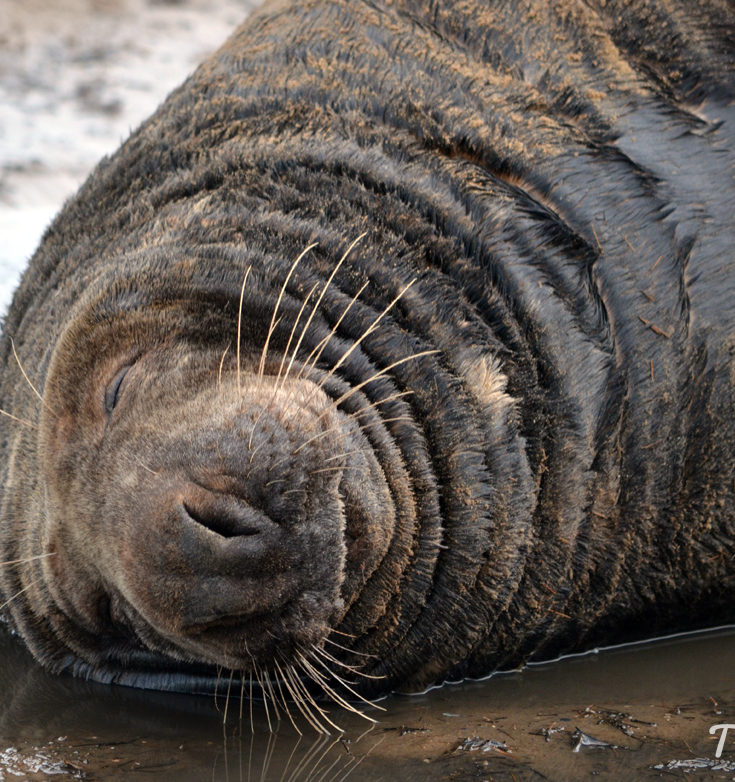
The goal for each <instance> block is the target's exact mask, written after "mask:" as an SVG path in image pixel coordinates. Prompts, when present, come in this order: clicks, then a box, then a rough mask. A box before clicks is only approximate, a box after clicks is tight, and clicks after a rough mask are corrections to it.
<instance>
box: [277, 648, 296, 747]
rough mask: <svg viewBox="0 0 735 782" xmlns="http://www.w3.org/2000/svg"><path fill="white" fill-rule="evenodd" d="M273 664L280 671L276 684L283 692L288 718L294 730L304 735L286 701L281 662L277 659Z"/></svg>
mask: <svg viewBox="0 0 735 782" xmlns="http://www.w3.org/2000/svg"><path fill="white" fill-rule="evenodd" d="M273 664H274V665H275V666H276V671H277V672H278V676H277V678H276V684H277V686H278V690H279V692H280V693H281V702H282V703H283V709H284V711H285V712H286V714H287V715H288V719H289V720H290V722H291V724H292V725H293V726H294V730H295V731H296V732H297V733H298V734H299V736H301V735H302V733H301V731H300V730H299V727H298V725H297V724H296V723H295V722H294V718H293V717H292V716H291V711H290V710H289V708H288V703H287V702H286V697H285V696H284V694H283V687H282V685H281V681H282V679H283V669H282V668H281V665H280V663H279V662H278V660H277V659H274V660H273Z"/></svg>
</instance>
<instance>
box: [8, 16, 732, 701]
mask: <svg viewBox="0 0 735 782" xmlns="http://www.w3.org/2000/svg"><path fill="white" fill-rule="evenodd" d="M734 36H735V28H734V25H733V17H732V11H731V9H729V8H728V6H727V4H725V3H718V2H711V3H706V4H704V5H698V6H696V7H693V6H692V4H690V3H689V4H684V3H677V2H660V3H654V2H636V3H625V4H618V3H615V2H608V3H605V4H600V5H599V7H598V5H597V4H595V3H586V4H575V3H571V2H566V1H565V0H561V2H559V3H555V4H551V5H549V4H548V3H546V2H540V1H539V2H531V3H526V4H522V5H520V4H516V3H490V4H487V3H477V4H476V6H473V5H472V4H450V3H428V4H427V3H411V2H408V0H406V1H405V2H402V1H401V2H398V1H396V2H393V3H390V4H389V5H386V6H385V7H383V6H382V5H381V4H373V3H367V2H350V3H346V2H340V1H339V0H334V2H316V1H315V2H305V3H300V4H298V5H296V6H293V7H284V6H272V7H271V8H270V10H269V8H268V7H266V8H265V9H264V10H262V11H261V12H259V13H258V14H256V15H254V16H253V17H252V18H251V19H250V20H248V22H247V23H246V24H245V25H244V26H243V27H242V28H240V30H239V31H238V32H236V33H235V35H234V36H233V37H232V38H231V39H230V40H229V41H228V42H227V43H226V44H225V45H224V46H223V47H222V49H221V50H220V51H219V52H218V53H216V54H215V55H214V56H213V57H212V58H211V59H210V60H208V61H207V62H206V63H204V65H202V66H201V67H200V69H199V70H198V71H197V72H196V73H195V74H194V75H193V76H192V77H191V78H190V79H189V80H188V81H187V82H186V83H185V85H183V87H182V88H180V89H179V90H177V91H176V92H174V93H173V94H172V95H171V96H170V97H169V99H168V100H167V101H166V102H165V103H164V104H163V105H162V106H161V107H160V109H159V110H158V111H157V112H156V114H155V115H154V116H153V117H152V118H151V119H150V120H149V121H148V122H146V123H145V124H144V125H143V126H142V127H141V128H140V129H139V130H138V131H136V132H135V133H134V134H133V135H132V136H131V138H130V139H129V140H128V141H127V142H126V143H125V144H124V145H123V147H122V148H121V149H120V151H119V152H118V153H117V154H116V155H114V156H113V157H112V158H110V159H105V160H104V161H102V162H101V163H100V165H99V167H98V168H97V170H96V171H95V172H94V173H93V175H92V176H91V177H90V179H89V180H88V181H87V183H86V184H85V185H84V186H83V187H82V188H81V190H80V191H79V193H78V195H77V196H76V197H75V198H74V199H72V200H71V201H70V202H69V203H68V204H67V205H66V206H65V207H64V209H63V210H62V212H61V213H60V215H59V216H58V218H57V219H56V220H55V222H54V223H53V224H52V226H51V227H50V228H49V229H48V231H47V232H46V234H45V236H44V239H43V242H42V244H41V246H40V248H39V250H38V251H37V252H36V254H35V255H34V257H33V259H32V261H31V264H30V266H29V269H28V271H27V272H26V274H25V276H24V278H23V281H22V283H21V285H20V288H19V290H18V292H17V293H16V296H15V299H14V301H13V304H12V306H11V308H10V311H9V313H8V316H7V318H6V321H5V324H4V330H3V337H2V342H1V343H0V355H1V356H2V360H3V366H4V367H5V369H4V371H3V373H2V376H1V377H0V407H1V408H2V409H3V410H4V411H6V412H9V413H12V415H14V416H16V417H17V418H20V419H23V420H24V421H26V422H27V423H26V424H23V423H18V422H17V421H14V420H12V419H10V418H8V417H2V420H0V427H1V430H2V431H1V433H0V465H1V466H2V470H3V473H2V479H3V480H2V485H3V491H2V506H1V508H0V513H1V514H2V515H1V524H0V552H1V553H0V556H1V557H2V559H3V560H21V563H20V564H18V565H13V566H7V567H4V568H2V569H0V588H1V589H2V601H3V602H6V601H7V604H6V606H5V608H4V609H3V610H4V613H5V614H6V617H7V620H8V621H9V622H10V624H11V625H12V626H13V627H14V628H15V629H16V630H17V631H18V633H19V634H20V635H21V636H22V638H23V639H24V641H25V643H26V644H27V645H28V647H29V648H30V650H31V651H32V652H33V654H34V655H35V656H36V658H37V659H38V660H39V661H40V662H41V663H43V664H44V665H46V666H48V667H49V668H51V669H52V670H56V671H62V670H68V671H72V672H75V673H78V674H82V675H85V676H89V677H91V678H95V679H98V680H101V681H120V682H124V683H129V684H136V685H139V686H145V687H158V688H175V689H190V690H199V689H202V688H206V687H210V688H211V687H212V686H213V683H214V682H215V681H216V679H217V677H218V671H219V670H220V669H221V668H222V667H224V668H227V669H233V670H235V671H241V672H242V673H243V676H244V677H245V678H247V677H248V676H250V675H252V674H253V673H255V675H256V676H257V677H260V675H261V672H264V675H265V676H273V677H274V678H278V677H277V676H276V674H278V672H279V666H281V667H283V668H285V669H289V666H294V668H298V666H299V665H301V666H302V667H301V668H298V670H299V672H300V673H301V674H303V675H305V676H306V675H308V671H307V670H306V669H305V668H304V667H303V665H302V663H300V662H299V656H300V655H301V654H306V655H316V654H317V652H314V651H313V650H314V649H322V648H324V649H326V650H328V651H329V653H332V654H337V656H339V657H340V658H341V659H342V660H344V661H345V662H347V663H349V664H355V665H359V666H360V667H361V670H362V672H364V673H367V674H369V675H371V676H377V677H380V678H376V679H372V678H371V679H365V680H362V681H361V683H360V684H359V687H360V688H361V689H362V690H363V691H364V692H366V693H371V692H373V693H374V692H379V691H385V690H390V689H394V688H403V689H416V688H421V687H424V686H426V685H428V684H431V683H433V682H436V681H442V680H445V679H447V678H457V677H462V676H467V675H480V674H485V673H488V672H489V671H492V670H494V669H496V668H501V667H509V666H514V665H518V664H520V663H522V662H523V661H525V660H528V659H542V658H550V657H553V656H555V655H557V654H559V653H561V652H569V651H574V650H579V649H584V648H590V647H592V646H594V645H598V644H604V643H610V642H614V641H624V640H630V639H633V638H643V637H648V636H651V635H655V634H657V633H661V632H665V631H674V630H683V629H689V628H695V627H702V626H706V625H707V624H722V623H724V622H728V621H734V620H735V600H734V599H733V598H735V591H734V590H735V586H734V584H735V580H734V579H733V575H734V574H735V570H734V565H733V562H734V561H735V497H733V493H734V491H735V459H734V458H733V450H732V443H733V442H734V441H735V423H734V422H733V419H734V416H733V410H734V407H735V406H734V405H733V400H734V396H735V392H734V387H733V377H734V376H735V370H734V367H735V363H734V361H733V349H732V345H733V340H734V339H735V338H734V337H733V334H735V308H733V306H732V297H733V294H734V293H735V283H734V282H733V279H734V277H733V271H734V270H735V256H734V255H733V247H735V235H734V231H735V229H734V227H733V220H732V204H733V202H734V199H735V187H734V186H733V177H732V171H733V165H734V163H735V143H734V140H733V126H734V124H735V109H734V108H733V97H734V96H733V82H732V70H733V64H734V61H735V58H734V55H733V48H732V41H733V39H734ZM363 234H364V236H363V237H362V238H361V239H360V241H358V242H357V244H356V245H355V246H354V247H353V248H352V249H351V250H350V251H349V254H348V255H347V257H346V258H345V260H344V262H343V264H342V265H341V266H340V268H339V269H338V270H337V271H336V273H335V274H334V278H333V280H332V281H331V283H330V284H329V285H328V286H327V285H326V283H327V280H328V279H329V278H330V275H332V273H333V272H334V271H335V268H336V266H337V264H338V262H339V260H340V258H342V256H343V254H344V253H345V252H346V250H347V249H348V247H349V246H350V244H351V243H352V242H353V241H354V240H356V239H357V238H358V237H360V236H361V235H363ZM313 243H317V244H316V246H315V247H313V248H312V249H310V250H309V251H308V252H306V253H305V254H304V256H303V258H302V259H301V260H300V261H299V263H298V265H297V266H295V267H292V264H293V263H294V260H295V259H296V258H297V256H298V255H299V254H300V253H302V252H303V251H304V250H305V249H306V248H307V247H308V246H309V245H310V244H313ZM248 270H249V271H248ZM246 276H247V279H246V280H245V286H244V289H243V300H242V318H241V323H240V329H241V339H240V352H241V356H240V366H239V367H238V365H237V345H236V342H237V334H238V320H239V311H240V292H241V287H242V284H243V280H244V279H245V278H246ZM284 285H285V287H283V291H284V293H283V298H282V300H281V302H280V304H279V305H278V311H277V314H276V315H275V316H274V310H275V308H276V303H277V301H278V299H279V294H280V291H281V289H282V286H284ZM642 294H643V295H642ZM307 299H308V302H307V304H306V305H305V306H303V305H304V302H305V301H306V300H307ZM317 302H318V305H319V306H318V308H316V309H314V305H315V304H316V303H317ZM381 313H384V314H383V315H381ZM378 318H380V320H379V322H378V324H377V326H376V327H373V324H375V323H376V319H378ZM307 322H308V328H306V329H305V330H303V329H304V326H305V324H306V323H307ZM271 323H273V324H274V329H273V331H272V334H269V325H270V324H271ZM295 324H296V325H295ZM331 332H333V334H332V336H331V337H330V336H329V335H330V333H331ZM11 337H12V338H13V340H14V344H15V346H16V348H17V352H18V356H19V360H20V363H21V364H22V366H23V369H24V370H25V371H26V373H27V375H28V378H29V380H30V381H31V382H32V384H33V386H35V388H37V389H39V390H40V392H41V393H42V395H43V404H41V403H40V402H39V400H38V398H37V396H36V395H35V394H34V392H33V390H32V389H31V387H30V385H29V383H27V382H26V381H25V379H24V378H23V376H22V374H21V371H20V369H19V366H18V363H17V362H16V361H15V358H14V356H13V351H12V346H11V343H10V339H11ZM266 342H268V344H269V350H268V353H267V359H266V360H265V362H264V363H263V365H262V372H261V350H262V348H263V346H264V344H265V343H266ZM282 357H284V358H283V360H282ZM292 357H293V361H292ZM366 381H369V382H366ZM325 639H328V640H325ZM325 644H327V645H326V646H325ZM330 644H331V645H330ZM336 644H339V647H337V646H336ZM343 647H344V648H343ZM310 659H313V660H316V657H312V658H310ZM314 664H316V663H314ZM311 678H312V679H314V676H311ZM317 678H318V677H317ZM318 683H319V682H318V681H317V684H318Z"/></svg>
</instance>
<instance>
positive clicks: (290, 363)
mask: <svg viewBox="0 0 735 782" xmlns="http://www.w3.org/2000/svg"><path fill="white" fill-rule="evenodd" d="M366 234H367V232H364V233H361V234H360V235H359V236H358V237H357V239H355V241H354V242H352V244H351V245H350V246H349V247H348V248H347V249H346V250H345V251H344V254H343V255H342V257H341V258H340V259H339V261H338V262H337V265H336V266H335V267H334V269H333V270H332V273H331V274H330V275H329V277H328V279H327V282H326V283H325V285H324V287H323V288H322V290H321V293H320V294H319V298H318V299H317V300H316V303H315V304H314V306H313V308H312V310H311V313H310V315H309V318H308V320H307V321H306V324H305V325H304V328H303V329H302V330H301V335H300V336H299V340H298V342H297V343H296V347H295V348H294V351H293V354H292V356H291V361H290V362H289V364H288V367H287V368H286V374H285V376H284V378H283V380H284V382H285V381H286V378H287V377H288V374H289V372H290V371H291V367H292V366H293V362H294V359H295V358H296V356H297V354H298V352H299V348H300V347H301V342H302V341H303V339H304V336H305V334H306V332H307V331H308V328H309V326H310V325H311V321H312V319H313V318H314V315H315V314H316V312H317V310H318V309H319V305H320V304H321V303H322V299H323V298H324V294H325V293H326V292H327V289H328V288H329V286H330V285H331V283H332V280H333V279H334V275H335V274H337V272H338V271H339V268H340V266H342V264H343V263H344V261H345V259H346V258H347V256H348V255H349V254H350V252H351V251H352V249H353V248H354V247H355V245H357V243H358V242H359V241H360V240H361V239H362V238H363V237H364V236H366ZM289 344H290V342H289Z"/></svg>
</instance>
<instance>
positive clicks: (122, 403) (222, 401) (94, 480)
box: [45, 354, 393, 670]
mask: <svg viewBox="0 0 735 782" xmlns="http://www.w3.org/2000/svg"><path fill="white" fill-rule="evenodd" d="M167 361H168V362H169V366H166V362H167ZM148 364H151V365H155V370H156V371H155V372H153V371H149V367H148V366H147V365H148ZM162 364H163V367H162ZM200 370H201V367H199V366H198V364H197V361H196V360H192V358H191V357H187V358H186V359H181V358H179V360H177V361H176V362H173V359H170V354H169V358H164V357H161V356H158V357H152V356H148V357H144V358H143V359H140V360H139V361H137V362H136V363H135V365H133V366H132V367H128V366H126V367H125V370H124V372H121V371H120V370H118V371H117V372H116V373H115V375H114V377H115V380H114V389H113V390H114V393H112V394H111V393H110V391H109V387H110V386H109V385H108V386H107V388H108V390H107V392H106V394H105V395H104V396H105V400H106V401H105V407H106V410H107V416H106V419H107V420H105V421H104V423H103V431H102V432H101V434H100V436H98V437H97V438H92V437H89V436H87V437H79V438H76V437H72V436H67V437H60V436H58V434H56V435H54V433H53V432H51V433H50V434H48V435H47V436H46V441H47V443H49V446H48V450H50V451H51V450H55V453H54V456H55V458H54V459H49V460H48V462H47V463H48V464H49V465H50V468H49V469H48V471H47V474H46V476H45V477H46V481H47V517H48V525H47V544H46V548H47V550H48V551H53V552H55V554H56V556H55V557H53V558H52V559H51V562H52V565H51V566H50V568H49V570H48V571H47V580H48V582H49V583H48V588H49V592H50V594H51V595H52V596H53V599H54V602H55V604H56V606H57V607H58V609H60V610H61V611H62V612H63V613H64V614H65V615H66V617H67V618H68V619H69V620H70V621H72V622H73V623H75V624H76V625H78V626H80V627H83V628H84V629H86V630H87V631H89V632H92V633H96V634H104V635H106V636H110V637H115V638H117V639H118V641H116V643H119V639H120V638H121V637H123V638H125V639H127V642H128V643H134V644H137V645H138V646H139V647H140V648H143V649H145V650H148V651H150V652H154V653H156V654H160V655H164V656H165V657H167V658H169V659H173V660H178V661H181V662H184V663H198V664H205V665H218V666H226V667H229V668H233V669H241V670H253V668H254V667H261V668H266V669H268V668H269V667H270V666H272V665H273V664H276V665H277V664H279V662H283V663H284V664H289V663H290V662H291V661H292V660H293V659H295V658H296V657H297V656H298V655H299V654H300V653H304V652H308V650H310V649H311V648H313V647H314V646H317V645H320V644H321V643H322V642H323V639H324V638H325V637H326V636H327V635H328V633H329V632H330V628H332V627H334V626H335V625H336V624H337V623H338V622H339V621H340V619H341V618H342V616H343V615H344V612H345V610H346V608H347V607H348V606H349V604H350V602H351V601H352V600H353V599H354V597H355V595H356V594H357V593H358V592H359V589H360V587H361V585H362V584H363V583H364V581H365V579H366V578H368V577H369V575H370V572H371V571H372V569H373V568H374V567H375V566H376V565H377V563H378V561H379V559H380V556H381V554H382V552H383V551H384V550H385V548H386V546H387V545H388V541H389V539H390V535H391V527H392V523H393V522H392V516H391V514H390V512H387V511H386V508H390V506H391V502H390V496H389V494H388V491H387V488H386V487H385V480H384V478H383V476H382V472H381V469H380V467H379V464H378V461H377V459H376V457H375V455H374V454H373V452H372V449H371V447H370V444H369V443H368V441H367V440H366V438H365V437H364V436H363V435H362V433H361V431H360V427H359V426H358V425H357V423H356V422H355V420H354V419H352V418H351V417H350V416H348V415H345V414H344V413H341V412H339V411H337V410H336V408H335V406H334V405H333V403H332V400H331V399H330V398H329V397H328V396H327V395H326V394H325V393H324V392H323V391H322V390H321V389H320V388H319V387H318V386H316V385H315V384H314V383H313V382H311V381H308V380H301V379H300V380H293V381H291V380H286V381H278V380H277V379H276V378H274V377H269V376H267V375H266V376H265V377H263V378H260V379H258V378H256V377H255V376H252V375H251V376H248V375H246V374H244V375H243V377H242V378H241V377H239V376H237V377H235V376H233V375H231V374H230V375H228V374H227V373H226V374H225V375H224V376H221V375H220V376H217V375H215V376H214V377H212V376H211V374H210V375H209V376H207V375H206V373H203V372H202V371H200ZM121 376H122V377H124V379H123V380H121V379H120V378H121ZM192 389H193V390H192ZM113 403H114V404H113ZM76 409H77V410H79V409H82V408H80V407H77V408H76ZM65 420H66V423H64V421H65ZM172 422H175V423H172ZM93 425H94V421H91V420H89V419H84V418H80V417H77V418H76V420H74V421H73V422H69V421H68V420H67V419H65V416H63V415H61V416H56V417H55V418H54V419H53V420H51V421H50V422H49V426H50V427H51V429H53V428H54V427H58V426H65V427H66V431H67V432H70V431H74V430H78V429H80V428H81V427H89V426H93ZM92 441H95V442H96V453H95V454H94V458H90V454H88V453H86V454H79V453H78V452H75V450H74V449H75V448H79V447H81V445H80V444H81V443H85V444H86V443H89V442H92ZM61 444H63V445H61ZM52 446H53V447H52ZM70 462H74V463H75V464H77V465H84V469H82V468H79V467H78V468H77V469H76V470H75V472H74V475H75V480H76V481H77V485H76V486H75V487H71V490H70V487H69V481H68V477H67V478H66V479H64V476H65V475H66V476H68V471H67V465H68V464H69V463H70ZM82 585H83V587H82ZM80 595H84V601H83V602H80V599H79V596H80ZM105 654H107V652H106V653H105ZM88 662H94V661H93V660H88Z"/></svg>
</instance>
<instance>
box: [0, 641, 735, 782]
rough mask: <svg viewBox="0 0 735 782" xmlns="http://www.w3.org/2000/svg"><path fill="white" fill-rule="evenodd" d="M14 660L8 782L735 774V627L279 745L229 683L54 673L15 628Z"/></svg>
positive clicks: (346, 717) (427, 700)
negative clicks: (195, 685) (723, 732)
mask: <svg viewBox="0 0 735 782" xmlns="http://www.w3.org/2000/svg"><path fill="white" fill-rule="evenodd" d="M0 659H2V660H3V665H2V669H1V671H0V692H2V703H1V705H0V779H11V778H14V776H15V775H16V774H25V775H26V778H31V779H44V778H47V777H48V776H50V775H59V776H61V777H69V778H72V779H73V778H79V779H101V780H108V779H110V780H118V779H120V780H122V779H136V778H156V779H162V780H169V779H170V780H205V779H206V780H208V779H212V780H225V781H226V782H227V781H228V780H233V782H234V780H238V781H239V780H251V781H254V780H324V781H326V780H340V779H344V778H351V779H354V780H371V781H372V780H398V779H418V778H421V779H423V780H426V781H427V782H430V781H433V780H445V779H452V780H470V779H493V780H506V779H507V780H542V779H550V780H582V779H590V778H592V777H593V776H594V777H596V778H599V779H634V780H637V779H640V780H647V779H658V778H661V777H664V778H671V777H672V776H673V777H674V778H677V777H680V778H685V777H686V778H695V779H696V778H699V779H733V778H735V728H733V731H732V733H730V734H728V736H727V740H726V743H725V747H724V751H723V752H722V755H721V757H720V758H719V759H717V758H716V757H715V750H716V745H717V740H718V739H719V733H717V734H716V735H710V734H709V728H710V727H711V726H713V725H716V724H721V723H735V686H734V685H733V677H732V671H733V670H735V630H733V629H730V630H727V631H719V632H712V633H708V634H701V635H695V636H688V637H681V638H678V639H672V640H669V641H663V642H658V643H655V644H648V645H643V646H635V647H627V648H621V649H617V650H607V651H604V652H600V653H598V654H591V655H587V656H584V657H578V658H573V659H566V660H561V661H557V662H555V663H551V664H546V665H539V666H533V667H531V668H527V669H526V670H524V671H521V672H516V673H511V674H503V675H499V676H495V677H493V678H491V679H489V680H487V681H484V682H474V683H465V684H461V685H450V686H445V687H442V688H439V689H435V690H433V691H431V692H429V693H426V694H424V695H414V696H399V695H394V696H391V697H389V698H387V699H384V700H383V701H382V702H381V703H380V706H381V707H382V708H384V709H385V711H378V710H372V711H370V712H369V714H370V716H372V717H374V718H375V719H377V720H378V722H377V724H375V725H374V726H370V725H369V723H367V722H366V721H364V720H362V719H359V718H357V717H355V716H354V715H351V714H349V713H347V712H344V711H341V710H338V709H337V710H334V709H332V710H330V716H331V717H332V718H333V719H334V720H335V721H336V722H338V723H339V724H340V725H341V726H342V727H343V728H344V729H345V733H344V734H343V735H342V736H339V735H333V736H319V735H317V734H316V733H315V732H314V731H313V730H311V729H310V728H309V726H308V725H307V724H306V723H305V721H304V720H303V719H298V718H295V720H294V721H295V722H296V725H297V726H298V727H299V728H300V729H301V730H302V732H303V736H299V735H298V734H297V733H296V730H295V728H294V727H293V725H291V724H290V723H289V721H288V720H287V719H286V717H285V715H281V717H282V719H281V721H280V722H277V721H276V720H275V717H274V715H273V714H271V721H272V725H273V732H272V733H270V732H269V729H268V723H267V721H266V718H265V712H264V709H263V704H262V703H261V702H255V703H254V704H253V712H252V719H253V722H252V727H251V717H250V703H249V701H247V699H246V700H245V701H244V702H243V704H242V706H243V713H242V717H241V716H240V702H239V698H237V697H235V694H234V693H233V694H232V697H230V699H229V703H228V705H227V712H228V713H227V714H226V715H225V713H224V711H225V704H226V701H227V698H226V691H227V682H226V681H224V682H223V683H222V685H221V687H220V689H219V696H218V698H217V699H215V698H214V697H205V696H190V695H175V694H163V693H154V692H144V691H140V690H133V689H130V688H127V687H116V686H103V685H96V684H92V683H89V682H85V681H81V680H76V679H72V678H70V677H66V676H63V677H54V676H50V675H49V674H47V673H45V672H44V671H42V670H41V669H40V668H39V667H38V666H37V665H36V664H35V663H34V662H33V661H32V660H31V659H30V657H29V655H28V654H27V653H26V652H25V651H24V650H23V649H22V648H21V647H20V645H19V644H18V642H17V641H16V639H14V638H11V637H10V636H9V634H8V633H7V632H5V631H2V632H0ZM292 709H293V707H292ZM294 712H295V710H294ZM225 717H226V721H225ZM582 734H584V735H585V736H587V737H589V738H586V739H585V738H583V735H582ZM600 742H601V744H600ZM695 759H698V763H699V766H701V768H700V769H698V770H696V769H695V770H692V769H690V770H689V771H688V773H687V772H685V770H684V768H686V767H687V766H688V765H691V763H692V761H694V760H695ZM674 764H678V768H676V767H674ZM657 766H660V767H663V768H656V767H657ZM718 768H719V769H720V770H718Z"/></svg>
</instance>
